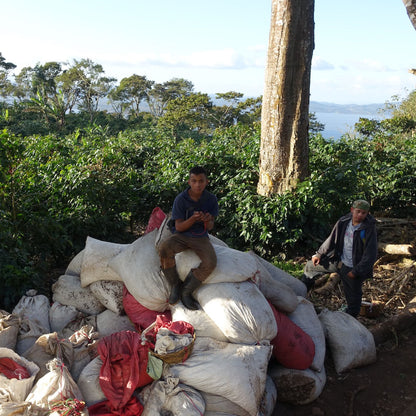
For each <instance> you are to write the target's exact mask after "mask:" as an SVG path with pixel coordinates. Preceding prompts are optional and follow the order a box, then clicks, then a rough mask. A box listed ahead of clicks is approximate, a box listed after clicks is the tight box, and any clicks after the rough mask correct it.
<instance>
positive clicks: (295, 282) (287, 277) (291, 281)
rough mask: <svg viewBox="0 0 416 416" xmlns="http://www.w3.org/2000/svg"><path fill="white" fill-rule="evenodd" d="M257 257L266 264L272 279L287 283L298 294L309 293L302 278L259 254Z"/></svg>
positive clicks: (304, 294) (303, 295)
mask: <svg viewBox="0 0 416 416" xmlns="http://www.w3.org/2000/svg"><path fill="white" fill-rule="evenodd" d="M251 254H252V255H254V256H257V255H256V254H254V253H251ZM257 258H258V259H259V260H260V262H261V263H262V264H263V265H264V267H265V268H266V270H267V271H268V272H269V273H270V276H271V277H272V279H274V280H277V281H278V282H281V283H284V284H285V285H287V286H289V287H291V288H292V289H293V291H294V292H295V293H296V295H298V296H302V297H305V296H306V293H307V289H306V286H305V285H304V284H303V283H302V282H301V281H300V279H297V278H296V277H294V276H292V275H291V274H289V273H287V272H285V271H284V270H282V269H279V268H278V267H276V266H275V265H274V264H272V263H270V262H268V261H267V260H264V259H263V258H261V257H260V256H257Z"/></svg>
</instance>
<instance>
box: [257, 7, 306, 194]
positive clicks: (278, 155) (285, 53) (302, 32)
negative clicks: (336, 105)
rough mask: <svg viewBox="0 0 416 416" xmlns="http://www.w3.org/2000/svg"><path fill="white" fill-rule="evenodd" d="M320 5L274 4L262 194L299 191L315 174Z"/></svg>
mask: <svg viewBox="0 0 416 416" xmlns="http://www.w3.org/2000/svg"><path fill="white" fill-rule="evenodd" d="M313 48H314V0H272V17H271V25H270V36H269V47H268V56H267V66H266V76H265V87H264V95H263V103H262V117H261V118H262V121H261V129H262V132H261V147H260V162H259V164H260V177H259V183H258V186H257V192H258V193H259V194H260V195H265V196H270V195H272V194H275V193H278V194H280V193H283V192H284V191H286V190H290V189H293V188H294V187H295V186H296V184H297V182H298V181H299V180H303V179H305V178H306V177H307V176H308V175H309V143H308V127H309V92H310V75H311V64H312V52H313Z"/></svg>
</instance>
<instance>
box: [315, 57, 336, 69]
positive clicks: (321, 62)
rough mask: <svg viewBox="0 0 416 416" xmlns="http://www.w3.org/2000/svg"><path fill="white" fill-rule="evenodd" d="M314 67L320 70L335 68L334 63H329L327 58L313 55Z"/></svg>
mask: <svg viewBox="0 0 416 416" xmlns="http://www.w3.org/2000/svg"><path fill="white" fill-rule="evenodd" d="M312 69H314V70H317V71H320V70H323V71H325V70H331V69H334V65H332V64H331V63H329V62H328V61H325V59H322V58H321V57H320V56H317V57H316V58H315V57H312Z"/></svg>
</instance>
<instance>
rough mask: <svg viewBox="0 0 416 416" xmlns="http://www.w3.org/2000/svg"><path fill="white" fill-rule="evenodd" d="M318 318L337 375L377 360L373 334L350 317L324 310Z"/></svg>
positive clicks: (343, 313)
mask: <svg viewBox="0 0 416 416" xmlns="http://www.w3.org/2000/svg"><path fill="white" fill-rule="evenodd" d="M318 317H319V320H320V321H321V324H322V326H323V327H324V333H325V337H326V339H327V341H328V344H329V348H330V349H331V355H332V358H333V360H334V364H335V371H336V372H337V373H342V372H344V371H347V370H351V369H353V368H357V367H361V366H363V365H368V364H372V363H374V362H375V361H376V360H377V351H376V344H375V342H374V337H373V334H372V333H371V332H370V331H369V330H368V329H367V328H366V327H365V326H364V325H363V324H361V323H360V322H358V321H357V320H356V319H355V318H353V317H352V316H351V315H348V314H347V313H345V312H340V311H329V310H328V309H324V310H322V312H321V313H320V314H319V315H318Z"/></svg>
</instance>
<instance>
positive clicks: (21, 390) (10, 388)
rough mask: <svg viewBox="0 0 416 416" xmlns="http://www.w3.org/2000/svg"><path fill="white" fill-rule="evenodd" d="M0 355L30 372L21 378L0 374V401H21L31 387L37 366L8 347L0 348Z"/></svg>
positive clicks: (37, 369)
mask: <svg viewBox="0 0 416 416" xmlns="http://www.w3.org/2000/svg"><path fill="white" fill-rule="evenodd" d="M0 357H1V358H10V359H12V360H13V361H14V362H16V363H17V364H19V365H20V366H22V367H24V368H25V369H26V370H27V371H28V372H29V374H30V376H29V377H27V378H23V379H21V380H19V379H16V378H10V379H9V378H8V377H6V376H5V375H3V374H0V386H1V388H0V402H17V403H19V402H23V401H24V400H25V399H26V396H27V395H28V394H29V392H30V390H31V389H32V386H33V384H34V382H35V377H36V375H37V373H38V372H39V367H38V366H37V365H36V364H35V363H32V362H31V361H29V360H27V359H26V358H23V357H20V356H19V355H18V354H16V353H15V352H14V351H13V350H11V349H9V348H0Z"/></svg>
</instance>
